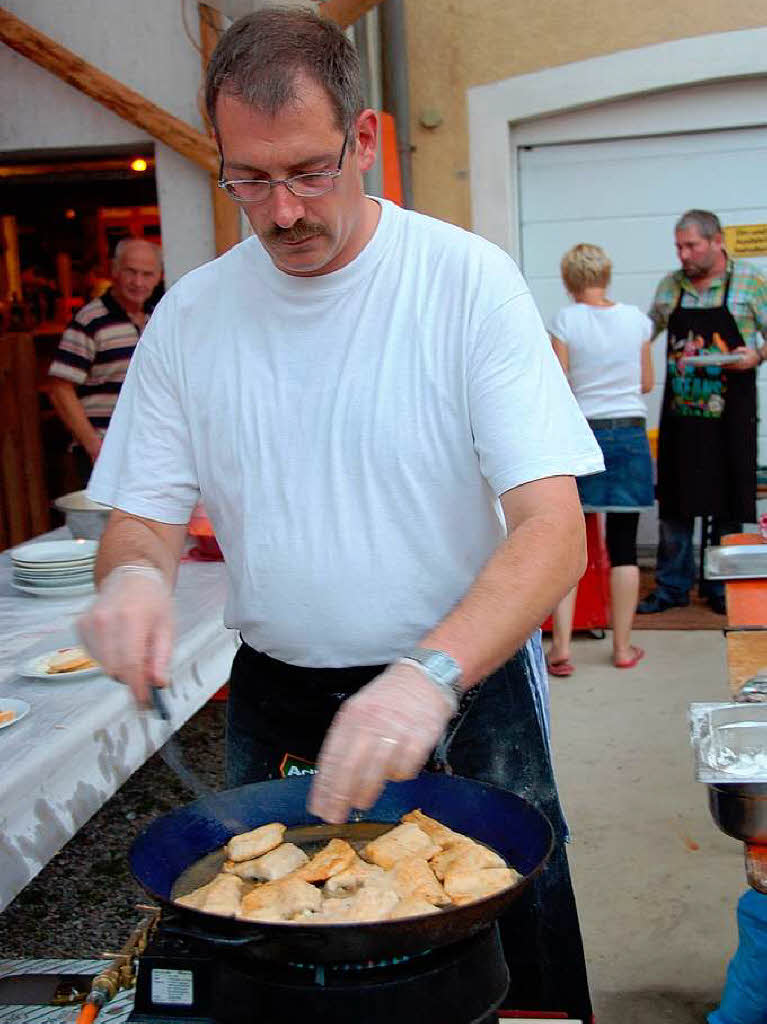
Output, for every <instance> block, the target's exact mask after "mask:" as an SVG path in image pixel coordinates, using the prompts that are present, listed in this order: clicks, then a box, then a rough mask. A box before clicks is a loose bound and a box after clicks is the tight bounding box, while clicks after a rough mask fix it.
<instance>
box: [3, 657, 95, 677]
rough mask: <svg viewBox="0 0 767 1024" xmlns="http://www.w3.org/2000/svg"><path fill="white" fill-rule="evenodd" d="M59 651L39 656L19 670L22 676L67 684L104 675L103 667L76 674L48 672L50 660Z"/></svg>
mask: <svg viewBox="0 0 767 1024" xmlns="http://www.w3.org/2000/svg"><path fill="white" fill-rule="evenodd" d="M58 653H59V652H58V651H46V653H45V654H38V655H37V656H36V657H35V658H30V659H29V661H26V662H24V664H23V665H22V666H21V668H20V669H19V675H20V676H26V677H27V678H28V679H46V680H48V682H51V683H58V682H65V681H66V680H67V679H84V678H85V677H86V676H98V675H103V673H104V669H103V668H102V667H101V665H94V666H93V668H78V669H76V670H75V671H74V672H47V671H46V669H47V667H48V660H49V659H50V658H52V657H53V655H54V654H58Z"/></svg>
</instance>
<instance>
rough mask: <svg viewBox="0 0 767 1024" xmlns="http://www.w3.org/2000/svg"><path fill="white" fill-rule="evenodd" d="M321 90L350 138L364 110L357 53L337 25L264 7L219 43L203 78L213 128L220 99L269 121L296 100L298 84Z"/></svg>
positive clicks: (297, 10)
mask: <svg viewBox="0 0 767 1024" xmlns="http://www.w3.org/2000/svg"><path fill="white" fill-rule="evenodd" d="M302 73H303V74H305V75H307V76H308V77H309V78H312V79H313V80H314V81H315V82H317V83H318V84H319V85H321V86H322V87H323V88H324V89H325V91H326V92H327V94H328V98H329V99H330V102H331V103H332V105H333V109H334V111H335V116H336V121H337V123H338V127H339V128H340V129H341V131H343V132H344V133H346V134H348V133H349V132H350V131H351V128H352V126H353V124H354V120H355V118H356V117H357V115H358V114H359V113H360V112H361V111H362V110H363V109H364V106H365V104H364V97H363V92H362V79H361V75H360V62H359V58H358V56H357V51H356V50H355V49H354V47H353V46H352V44H351V42H350V41H349V40H348V39H347V37H346V36H345V35H344V33H343V31H342V30H341V29H340V28H339V26H338V25H336V24H335V22H332V21H329V20H328V19H326V18H320V17H319V16H318V15H316V14H314V12H313V11H311V10H308V9H304V8H295V7H268V8H265V9H263V10H260V11H255V12H254V13H253V14H246V15H245V16H244V17H243V18H239V19H238V20H237V21H235V23H234V24H233V25H232V26H231V28H229V29H228V30H227V31H226V32H225V33H224V35H223V36H222V37H221V39H220V40H219V41H218V45H217V46H216V49H215V50H214V51H213V55H212V56H211V59H210V63H209V64H208V69H207V72H206V76H205V106H206V109H207V112H208V117H209V118H210V122H211V124H212V125H213V126H214V128H215V126H216V101H217V100H218V97H219V94H220V93H221V92H223V93H224V94H225V95H229V96H235V97H237V98H238V99H241V100H243V101H244V102H245V103H249V104H251V105H252V106H253V107H255V108H256V109H258V110H261V111H263V112H264V113H266V114H267V115H269V116H270V117H274V116H275V115H276V114H277V113H278V112H279V111H280V110H282V109H283V108H284V107H285V106H287V105H288V104H290V103H294V102H295V101H296V100H297V99H298V90H297V89H296V79H297V77H298V76H299V75H300V74H302Z"/></svg>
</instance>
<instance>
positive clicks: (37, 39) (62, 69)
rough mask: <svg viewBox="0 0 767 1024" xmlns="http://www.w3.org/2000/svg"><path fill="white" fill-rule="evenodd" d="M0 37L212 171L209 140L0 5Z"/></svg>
mask: <svg viewBox="0 0 767 1024" xmlns="http://www.w3.org/2000/svg"><path fill="white" fill-rule="evenodd" d="M0 40H2V41H3V42H4V43H6V44H7V45H8V46H10V47H11V49H13V50H16V52H17V53H20V54H21V55H22V56H23V57H27V58H28V59H29V60H31V61H34V63H35V64H39V65H40V67H41V68H45V70H46V71H50V72H51V74H53V75H56V76H57V77H58V78H61V79H63V81H65V82H67V83H68V84H69V85H72V86H74V88H75V89H79V90H80V92H83V93H85V95H86V96H90V98H91V99H93V100H96V102H97V103H100V104H101V105H102V106H104V107H107V108H108V109H109V110H111V111H113V112H114V113H115V114H117V115H118V116H119V117H122V118H123V119H124V120H126V121H130V123H131V124H135V125H137V126H138V127H139V128H143V129H144V131H147V132H149V134H150V135H152V136H153V137H154V138H156V139H159V140H160V141H161V142H164V143H165V144H166V145H168V146H170V147H171V149H175V150H176V152H177V153H181V155H182V156H185V157H186V158H187V159H188V160H191V161H193V163H196V164H199V166H200V167H204V168H205V169H206V170H207V171H210V172H211V173H212V174H215V173H216V171H217V169H218V154H217V152H216V146H215V143H214V142H213V140H212V139H209V138H208V137H207V136H205V135H203V134H202V132H198V131H197V130H196V129H194V128H192V126H191V125H188V124H187V123H186V122H185V121H182V120H181V118H178V117H174V116H173V115H172V114H169V113H168V112H167V111H166V110H163V108H162V107H158V106H157V104H156V103H152V102H151V101H150V100H148V99H147V98H146V97H145V96H142V95H141V93H138V92H136V91H135V90H134V89H130V88H128V86H127V85H123V84H122V82H118V81H117V79H115V78H112V77H111V75H107V74H105V73H104V72H103V71H100V70H99V69H98V68H96V67H94V66H93V64H89V63H88V62H87V61H85V60H83V59H82V57H78V56H77V54H76V53H72V51H71V50H67V49H66V48H65V47H64V46H61V45H60V44H59V43H57V42H56V41H55V39H51V38H50V36H46V35H45V34H44V33H42V32H39V31H38V30H37V29H35V28H32V26H31V25H28V24H27V23H26V22H25V21H22V20H21V18H17V17H16V16H15V15H14V14H11V13H10V11H6V10H3V9H2V8H1V7H0Z"/></svg>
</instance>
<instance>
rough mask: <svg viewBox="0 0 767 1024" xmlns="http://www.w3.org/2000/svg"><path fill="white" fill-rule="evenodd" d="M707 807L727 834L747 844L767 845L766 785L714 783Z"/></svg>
mask: <svg viewBox="0 0 767 1024" xmlns="http://www.w3.org/2000/svg"><path fill="white" fill-rule="evenodd" d="M708 806H709V809H710V810H711V817H712V818H713V819H714V822H715V823H716V825H717V827H718V828H720V829H721V830H722V832H724V833H725V835H728V836H732V837H733V839H741V840H742V841H743V842H744V843H758V844H760V845H765V844H767V783H765V782H726V783H716V784H712V785H710V786H709V787H708Z"/></svg>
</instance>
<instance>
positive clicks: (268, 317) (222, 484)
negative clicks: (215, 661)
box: [88, 202, 602, 667]
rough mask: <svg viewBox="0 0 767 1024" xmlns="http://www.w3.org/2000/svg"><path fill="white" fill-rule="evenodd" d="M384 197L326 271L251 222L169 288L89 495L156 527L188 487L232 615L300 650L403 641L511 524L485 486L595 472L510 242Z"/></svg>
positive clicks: (468, 576)
mask: <svg viewBox="0 0 767 1024" xmlns="http://www.w3.org/2000/svg"><path fill="white" fill-rule="evenodd" d="M381 205H382V214H381V219H380V222H379V225H378V228H377V230H376V232H375V234H374V236H373V238H372V239H371V240H370V242H369V243H368V244H367V246H366V247H365V248H364V249H363V251H362V252H361V253H360V255H359V256H358V257H357V258H356V259H355V260H353V261H352V262H351V263H350V264H348V265H347V266H345V267H343V268H342V269H340V270H337V271H335V272H333V273H331V274H327V275H324V276H319V277H313V278H296V277H293V276H291V275H288V274H285V273H283V272H282V271H280V270H278V269H277V268H276V267H275V266H274V264H273V263H272V262H271V260H270V259H269V257H268V255H267V254H266V252H265V251H264V249H263V248H262V246H261V244H260V243H259V241H258V239H257V238H255V237H253V238H249V239H248V240H247V241H245V242H243V243H241V244H240V245H238V246H237V247H236V248H234V249H232V250H230V251H229V252H228V253H226V254H225V255H223V256H221V257H220V258H219V259H217V260H215V261H213V262H211V263H208V264H206V265H205V266H203V267H200V268H198V269H197V270H194V271H192V272H191V273H189V274H187V275H186V276H185V277H184V278H183V279H182V280H181V281H179V282H178V283H177V284H176V285H175V286H174V287H173V288H172V289H170V291H169V292H168V293H167V295H166V296H165V297H164V298H163V300H162V302H161V303H160V304H159V305H158V307H157V309H156V310H155V312H154V314H153V316H152V319H151V321H150V323H149V325H148V326H147V328H146V330H145V332H144V334H143V336H142V339H141V341H140V343H139V346H138V348H137V350H136V354H135V355H134V357H133V360H132V361H131V365H130V370H129V372H128V376H127V379H126V382H125V384H124V386H123V389H122V392H121V395H120V400H119V402H118V404H117V409H116V412H115V414H114V416H113V418H112V423H111V426H110V429H109V431H108V433H107V438H106V442H105V444H104V447H103V449H102V452H101V454H100V456H99V459H98V462H97V464H96V467H95V470H94V473H93V475H92V477H91V482H90V486H89V489H88V493H89V494H90V496H91V497H92V498H94V499H95V500H97V501H100V502H103V503H104V504H107V505H113V506H116V507H117V508H120V509H123V510H124V511H126V512H129V513H133V514H135V515H139V516H145V517H148V518H151V519H155V520H159V521H161V522H167V523H186V522H187V520H188V519H189V516H190V513H191V512H192V509H193V507H194V505H195V503H196V502H197V501H198V499H200V498H202V500H203V501H204V503H205V508H206V510H207V513H208V515H209V516H210V519H211V521H212V524H213V527H214V530H215V533H216V537H217V539H218V542H219V544H220V546H221V548H222V550H223V553H224V556H225V558H226V564H227V568H228V572H229V578H230V594H229V598H228V602H227V607H226V612H225V621H226V624H227V625H228V626H231V627H233V628H237V629H239V630H241V632H242V635H243V637H244V638H245V640H246V641H247V642H248V643H249V644H250V645H251V646H252V647H254V648H256V649H257V650H261V651H265V652H266V653H267V654H269V655H271V656H272V657H274V658H278V659H280V660H282V661H286V662H289V663H291V664H294V665H301V666H309V667H311V666H317V667H344V666H348V665H365V664H379V663H386V662H389V661H391V660H392V659H393V658H395V657H397V656H399V655H401V654H403V653H405V652H406V651H407V650H409V649H411V648H412V646H413V645H414V644H415V643H416V642H417V641H418V640H420V639H421V637H422V636H423V634H424V633H425V632H427V631H428V630H429V629H431V628H432V627H433V626H434V625H435V624H436V623H437V622H438V621H439V620H440V619H442V618H443V617H444V616H445V615H446V613H447V612H448V611H449V610H450V609H451V607H453V605H455V603H456V602H457V601H458V600H460V598H461V597H462V596H463V594H464V593H465V592H466V590H467V589H468V587H469V586H470V584H471V583H472V581H473V580H474V578H475V577H476V576H477V574H478V572H479V571H480V569H481V568H482V566H483V565H484V563H485V562H486V561H487V559H488V558H489V557H490V555H491V554H492V553H493V551H494V549H495V548H496V546H497V545H498V543H499V542H500V541H501V540H502V538H503V537H504V535H505V530H504V527H503V525H502V519H501V517H500V515H499V507H498V504H497V501H496V498H497V496H498V495H500V494H502V493H503V492H504V491H506V490H508V489H509V488H512V487H516V486H517V485H519V484H522V483H525V482H526V481H530V480H535V479H538V478H542V477H547V476H552V475H560V474H574V475H578V474H582V473H593V472H598V471H599V470H601V469H602V457H601V453H600V451H599V448H598V447H597V445H596V442H595V441H594V438H593V435H592V434H591V431H590V430H589V428H588V426H587V424H586V422H585V421H584V419H583V417H582V416H581V413H580V411H579V409H578V407H577V405H576V403H575V400H574V399H573V397H572V394H571V392H570V388H569V387H568V385H567V382H566V380H565V377H564V375H563V374H562V372H561V370H560V368H559V365H558V364H557V362H556V359H555V356H554V354H553V352H552V348H551V345H550V342H549V339H548V336H547V334H546V331H545V329H544V327H543V324H542V323H541V320H540V317H539V316H538V313H537V311H536V308H535V306H534V304H533V301H532V299H531V297H530V294H529V292H528V290H527V287H526V285H525V283H524V281H523V279H522V277H521V275H520V273H519V271H518V270H517V268H516V266H515V265H514V263H513V262H512V261H511V260H510V259H509V257H508V256H507V255H506V254H505V253H503V252H502V251H501V250H500V249H498V248H496V247H495V246H494V245H491V244H490V243H488V242H487V241H485V240H483V239H481V238H479V237H477V236H475V235H471V234H469V233H468V232H465V231H463V230H461V229H459V228H456V227H453V226H451V225H448V224H444V223H442V222H440V221H437V220H433V219H431V218H427V217H424V216H421V215H419V214H416V213H413V212H406V211H403V210H400V209H399V208H398V207H396V206H394V205H393V204H391V203H388V202H383V203H382V204H381Z"/></svg>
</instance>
